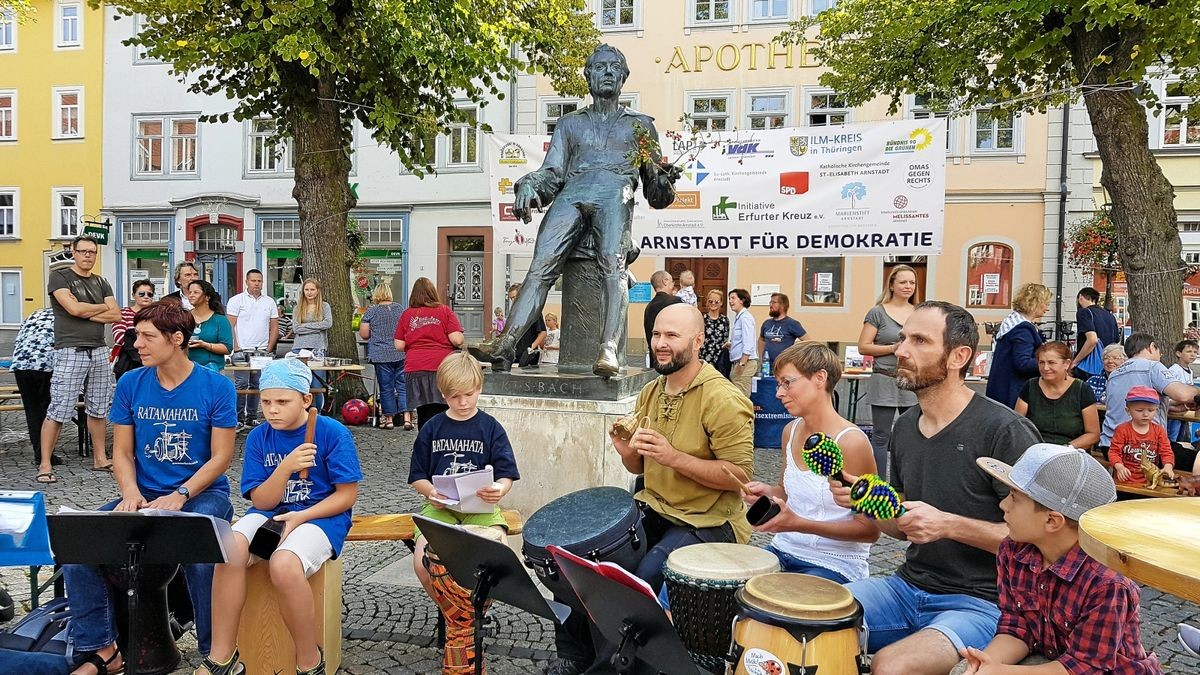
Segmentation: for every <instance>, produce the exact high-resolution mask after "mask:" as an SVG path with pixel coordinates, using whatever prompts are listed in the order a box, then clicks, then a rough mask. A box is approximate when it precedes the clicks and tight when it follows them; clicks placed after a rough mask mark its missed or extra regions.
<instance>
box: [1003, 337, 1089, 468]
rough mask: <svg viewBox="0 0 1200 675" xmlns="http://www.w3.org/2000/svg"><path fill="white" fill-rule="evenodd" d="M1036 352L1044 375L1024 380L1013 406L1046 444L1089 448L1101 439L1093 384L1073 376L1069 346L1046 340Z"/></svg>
mask: <svg viewBox="0 0 1200 675" xmlns="http://www.w3.org/2000/svg"><path fill="white" fill-rule="evenodd" d="M1034 354H1035V356H1036V358H1037V363H1038V370H1039V371H1040V372H1041V374H1040V375H1039V376H1038V377H1034V378H1031V379H1029V380H1028V381H1026V382H1025V385H1024V387H1022V388H1021V393H1020V394H1019V395H1018V396H1017V404H1016V406H1014V408H1013V409H1014V410H1016V411H1017V414H1018V415H1023V416H1024V417H1026V418H1028V419H1029V421H1030V422H1033V426H1035V427H1037V429H1038V431H1040V432H1042V440H1044V441H1046V442H1047V443H1057V444H1058V445H1069V446H1071V447H1073V448H1078V449H1080V450H1088V449H1090V448H1091V447H1092V446H1093V445H1095V444H1096V442H1097V441H1099V440H1100V412H1099V408H1098V407H1097V405H1096V397H1095V396H1094V395H1093V394H1092V389H1091V387H1088V386H1087V385H1086V384H1084V382H1083V381H1082V380H1078V379H1075V378H1074V377H1073V376H1072V375H1071V350H1070V348H1068V347H1067V345H1065V344H1063V343H1062V342H1047V343H1046V344H1044V345H1042V346H1040V347H1038V348H1037V350H1036V351H1035V352H1034Z"/></svg>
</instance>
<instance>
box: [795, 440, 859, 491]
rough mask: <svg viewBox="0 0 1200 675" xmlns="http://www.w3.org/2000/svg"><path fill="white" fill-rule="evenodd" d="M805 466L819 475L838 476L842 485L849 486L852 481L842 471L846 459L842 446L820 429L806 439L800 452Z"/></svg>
mask: <svg viewBox="0 0 1200 675" xmlns="http://www.w3.org/2000/svg"><path fill="white" fill-rule="evenodd" d="M800 456H801V457H802V458H803V459H804V464H805V466H807V467H808V470H809V471H812V472H813V473H815V474H817V475H818V476H825V477H826V478H830V477H832V478H836V479H837V480H838V481H839V482H841V484H842V485H845V486H847V487H849V485H850V481H848V480H846V475H845V474H843V473H842V467H843V465H844V464H843V462H844V460H843V459H842V448H841V446H840V445H838V444H837V441H835V440H833V439H832V438H830V437H829V436H826V435H825V434H823V433H821V432H820V431H818V432H817V433H815V434H813V435H811V436H809V437H808V438H807V439H806V440H805V441H804V452H801V453H800Z"/></svg>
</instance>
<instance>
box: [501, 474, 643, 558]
mask: <svg viewBox="0 0 1200 675" xmlns="http://www.w3.org/2000/svg"><path fill="white" fill-rule="evenodd" d="M636 512H637V506H636V505H634V502H633V495H631V494H629V492H628V491H626V490H623V489H621V488H619V487H596V488H587V489H585V490H579V491H578V492H572V493H570V494H567V495H563V496H562V497H559V498H558V499H555V500H554V501H552V502H550V503H549V504H546V505H545V506H543V507H542V508H540V509H538V510H537V511H535V512H534V513H533V515H532V516H530V517H529V520H527V521H525V528H524V530H523V531H522V533H521V536H522V537H523V538H524V541H525V546H526V547H530V546H533V547H537V548H539V549H544V548H546V547H547V546H549V545H551V544H554V545H557V546H561V547H563V548H565V549H567V550H573V549H572V547H573V546H577V545H578V544H580V543H584V542H588V541H590V540H591V539H592V538H594V537H596V536H597V535H600V534H603V533H606V532H610V531H614V530H617V529H618V528H620V527H621V526H622V525H623V524H624V523H627V522H630V521H631V519H632V520H634V521H636Z"/></svg>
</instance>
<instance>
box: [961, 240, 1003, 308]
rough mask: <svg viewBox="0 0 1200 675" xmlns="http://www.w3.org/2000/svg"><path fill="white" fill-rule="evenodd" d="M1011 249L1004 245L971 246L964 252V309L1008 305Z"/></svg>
mask: <svg viewBox="0 0 1200 675" xmlns="http://www.w3.org/2000/svg"><path fill="white" fill-rule="evenodd" d="M1012 275H1013V250H1012V247H1010V246H1007V245H1005V244H997V243H991V242H988V243H983V244H975V245H974V246H972V247H971V248H970V249H968V250H967V307H978V308H982V309H1007V308H1009V307H1011V306H1012Z"/></svg>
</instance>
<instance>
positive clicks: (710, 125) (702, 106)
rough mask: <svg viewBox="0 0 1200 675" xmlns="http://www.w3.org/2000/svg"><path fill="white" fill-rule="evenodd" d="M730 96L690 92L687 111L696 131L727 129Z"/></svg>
mask: <svg viewBox="0 0 1200 675" xmlns="http://www.w3.org/2000/svg"><path fill="white" fill-rule="evenodd" d="M730 98H731V97H730V96H729V95H728V94H723V95H708V94H691V95H689V96H688V104H687V111H688V115H690V116H691V118H692V127H693V128H695V129H696V130H698V131H724V130H726V129H729V128H730V127H731V125H730V124H729V117H730V109H731V108H732V107H733V106H732V105H730V103H731V101H730Z"/></svg>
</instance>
